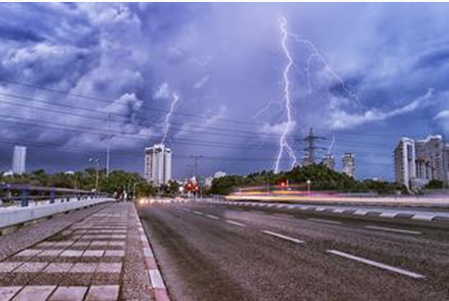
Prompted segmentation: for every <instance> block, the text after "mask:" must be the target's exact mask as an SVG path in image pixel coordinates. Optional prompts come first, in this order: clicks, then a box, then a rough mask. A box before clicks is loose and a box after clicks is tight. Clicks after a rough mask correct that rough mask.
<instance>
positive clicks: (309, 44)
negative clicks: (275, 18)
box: [287, 33, 362, 106]
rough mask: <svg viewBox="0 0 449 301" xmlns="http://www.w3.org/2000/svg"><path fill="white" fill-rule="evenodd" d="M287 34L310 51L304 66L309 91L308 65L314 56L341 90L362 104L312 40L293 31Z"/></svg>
mask: <svg viewBox="0 0 449 301" xmlns="http://www.w3.org/2000/svg"><path fill="white" fill-rule="evenodd" d="M287 35H288V36H290V37H292V38H294V39H295V40H296V41H297V42H298V43H300V44H303V45H305V46H306V47H307V48H308V49H309V50H310V52H311V55H310V56H309V57H308V59H307V67H306V68H305V71H306V74H307V83H308V87H309V92H310V91H311V90H312V84H311V80H310V65H311V62H312V59H313V58H315V57H316V58H317V59H318V60H319V61H320V62H321V63H322V64H323V66H324V70H326V72H327V73H328V74H329V75H330V76H331V77H333V78H334V79H335V80H336V81H337V82H338V83H339V85H340V87H341V88H342V89H343V91H345V92H346V94H347V95H349V97H351V98H352V99H354V100H355V101H356V102H357V104H358V105H359V106H360V105H361V104H362V101H361V100H360V97H359V95H358V94H357V93H356V92H354V91H353V90H352V89H350V88H349V87H348V85H347V84H346V82H345V81H344V80H343V78H341V76H340V75H338V73H337V72H336V71H335V70H334V69H333V68H332V67H331V66H330V65H329V63H328V62H327V60H326V59H325V58H324V56H323V55H322V54H321V52H320V51H319V50H318V48H317V47H316V46H315V44H314V43H312V41H310V40H308V39H305V38H301V37H299V36H298V35H297V34H293V33H287Z"/></svg>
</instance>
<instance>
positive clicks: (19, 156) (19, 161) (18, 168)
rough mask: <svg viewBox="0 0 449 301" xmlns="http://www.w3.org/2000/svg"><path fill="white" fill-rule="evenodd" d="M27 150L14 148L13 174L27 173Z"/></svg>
mask: <svg viewBox="0 0 449 301" xmlns="http://www.w3.org/2000/svg"><path fill="white" fill-rule="evenodd" d="M26 153H27V148H26V147H25V146H18V145H16V146H14V153H13V156H12V172H13V173H14V174H17V175H21V174H24V173H25V164H26Z"/></svg>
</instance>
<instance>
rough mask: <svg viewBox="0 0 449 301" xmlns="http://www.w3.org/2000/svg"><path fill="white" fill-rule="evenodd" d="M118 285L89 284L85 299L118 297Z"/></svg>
mask: <svg viewBox="0 0 449 301" xmlns="http://www.w3.org/2000/svg"><path fill="white" fill-rule="evenodd" d="M118 292H119V286H118V285H95V286H91V287H90V289H89V292H88V293H87V297H86V301H115V300H117V298H118Z"/></svg>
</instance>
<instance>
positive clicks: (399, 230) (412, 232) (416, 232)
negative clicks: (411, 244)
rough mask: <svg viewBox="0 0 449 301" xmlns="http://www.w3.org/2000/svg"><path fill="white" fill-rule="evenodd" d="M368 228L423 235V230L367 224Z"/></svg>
mask: <svg viewBox="0 0 449 301" xmlns="http://www.w3.org/2000/svg"><path fill="white" fill-rule="evenodd" d="M365 228H367V229H373V230H381V231H390V232H397V233H405V234H414V235H421V234H422V232H419V231H412V230H404V229H395V228H387V227H378V226H365Z"/></svg>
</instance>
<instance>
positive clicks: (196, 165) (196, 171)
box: [190, 155, 203, 198]
mask: <svg viewBox="0 0 449 301" xmlns="http://www.w3.org/2000/svg"><path fill="white" fill-rule="evenodd" d="M190 158H193V160H194V161H195V181H196V183H197V184H199V183H198V161H199V160H200V159H201V158H203V156H202V155H191V156H190ZM198 186H199V187H200V196H202V194H203V188H202V186H201V185H198ZM196 195H197V194H196V193H195V198H196Z"/></svg>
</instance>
